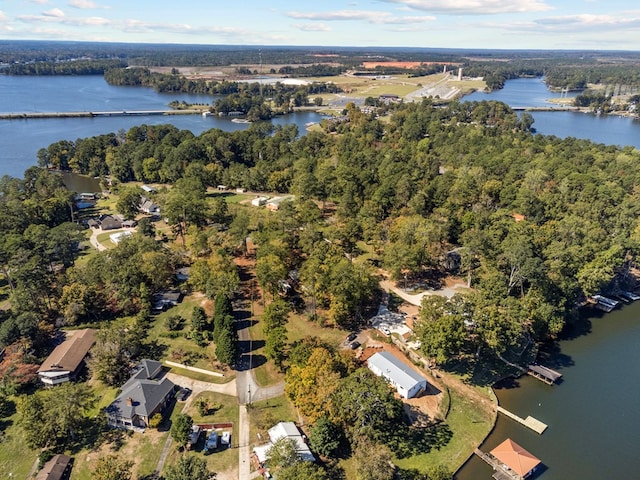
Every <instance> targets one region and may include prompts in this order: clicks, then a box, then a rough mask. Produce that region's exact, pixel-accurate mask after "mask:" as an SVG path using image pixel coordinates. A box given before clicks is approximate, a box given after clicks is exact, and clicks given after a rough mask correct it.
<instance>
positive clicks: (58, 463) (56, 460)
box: [36, 455, 71, 480]
mask: <svg viewBox="0 0 640 480" xmlns="http://www.w3.org/2000/svg"><path fill="white" fill-rule="evenodd" d="M70 462H71V458H70V457H67V456H66V455H54V456H53V457H52V458H51V460H49V461H48V462H47V463H45V464H44V467H42V470H40V471H39V472H38V475H36V480H60V479H62V478H65V476H66V478H68V475H65V474H68V473H69V471H70V470H71V465H70Z"/></svg>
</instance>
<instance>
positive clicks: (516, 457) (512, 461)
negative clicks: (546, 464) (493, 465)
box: [491, 438, 542, 479]
mask: <svg viewBox="0 0 640 480" xmlns="http://www.w3.org/2000/svg"><path fill="white" fill-rule="evenodd" d="M491 455H492V456H493V457H494V458H496V459H497V460H498V461H500V462H501V463H502V464H503V465H504V466H506V467H508V468H509V470H510V472H509V473H511V472H513V473H514V474H515V475H514V478H517V479H524V478H527V477H529V476H530V475H532V474H533V473H534V472H535V471H536V470H537V469H538V467H540V465H541V464H542V462H541V461H540V460H539V459H538V458H536V457H535V456H534V455H533V454H531V453H529V452H527V451H526V450H525V449H524V448H522V447H521V446H520V445H518V444H517V443H516V442H514V441H513V440H511V439H510V438H507V439H506V440H505V441H504V442H502V443H501V444H500V445H498V446H497V447H496V448H494V449H493V450H491Z"/></svg>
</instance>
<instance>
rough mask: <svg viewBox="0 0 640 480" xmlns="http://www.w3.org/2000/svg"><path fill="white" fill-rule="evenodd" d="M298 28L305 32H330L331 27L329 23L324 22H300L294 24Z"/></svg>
mask: <svg viewBox="0 0 640 480" xmlns="http://www.w3.org/2000/svg"><path fill="white" fill-rule="evenodd" d="M294 27H296V28H297V29H298V30H302V31H303V32H330V31H331V27H330V26H329V25H325V24H324V23H300V24H297V25H294Z"/></svg>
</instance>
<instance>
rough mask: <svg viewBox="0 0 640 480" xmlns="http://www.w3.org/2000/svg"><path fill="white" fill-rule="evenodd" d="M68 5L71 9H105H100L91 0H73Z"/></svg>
mask: <svg viewBox="0 0 640 480" xmlns="http://www.w3.org/2000/svg"><path fill="white" fill-rule="evenodd" d="M68 5H69V6H70V7H73V8H79V9H81V10H87V9H95V8H104V7H99V6H98V5H96V4H95V2H92V1H91V0H71V1H70V2H69V3H68Z"/></svg>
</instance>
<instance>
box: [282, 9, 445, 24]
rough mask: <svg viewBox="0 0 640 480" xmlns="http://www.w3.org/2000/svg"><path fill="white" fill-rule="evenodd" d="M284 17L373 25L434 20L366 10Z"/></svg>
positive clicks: (433, 18)
mask: <svg viewBox="0 0 640 480" xmlns="http://www.w3.org/2000/svg"><path fill="white" fill-rule="evenodd" d="M286 15H287V16H288V17H290V18H295V19H297V20H312V21H327V22H336V21H365V22H368V23H374V24H405V23H422V22H429V21H433V20H435V17H431V16H394V15H392V14H391V13H389V12H373V11H367V10H338V11H334V12H315V13H313V12H309V13H307V12H287V13H286Z"/></svg>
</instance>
